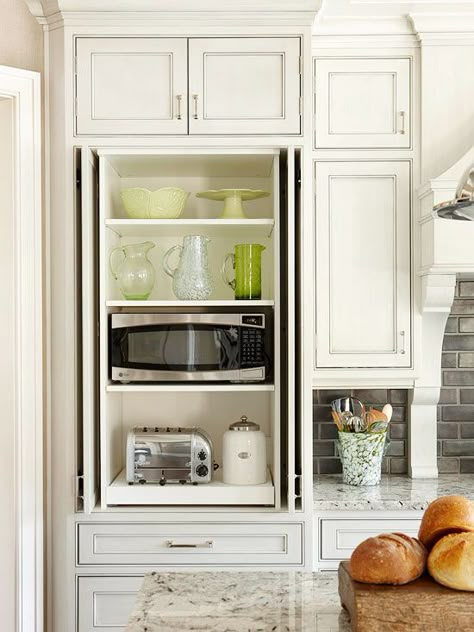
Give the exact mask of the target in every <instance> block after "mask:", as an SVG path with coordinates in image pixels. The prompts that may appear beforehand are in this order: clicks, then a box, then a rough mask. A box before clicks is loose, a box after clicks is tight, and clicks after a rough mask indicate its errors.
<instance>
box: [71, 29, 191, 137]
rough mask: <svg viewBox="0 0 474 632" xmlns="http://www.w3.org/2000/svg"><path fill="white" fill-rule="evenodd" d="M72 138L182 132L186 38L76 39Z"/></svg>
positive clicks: (185, 101)
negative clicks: (74, 120)
mask: <svg viewBox="0 0 474 632" xmlns="http://www.w3.org/2000/svg"><path fill="white" fill-rule="evenodd" d="M76 44H77V49H76V55H77V62H76V72H77V77H76V91H77V92H76V97H77V102H76V132H77V134H78V135H81V134H82V135H84V134H86V135H110V134H112V135H114V136H117V135H123V134H186V133H187V131H188V121H187V101H188V99H187V94H188V93H187V40H186V39H185V38H179V39H159V38H146V37H143V38H134V37H130V38H126V37H119V38H117V37H110V38H105V37H102V38H94V37H90V38H89V37H88V38H78V39H77V42H76Z"/></svg>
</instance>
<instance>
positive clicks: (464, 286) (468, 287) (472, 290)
mask: <svg viewBox="0 0 474 632" xmlns="http://www.w3.org/2000/svg"><path fill="white" fill-rule="evenodd" d="M458 290H459V294H458V296H468V297H472V296H474V281H460V282H459V287H458Z"/></svg>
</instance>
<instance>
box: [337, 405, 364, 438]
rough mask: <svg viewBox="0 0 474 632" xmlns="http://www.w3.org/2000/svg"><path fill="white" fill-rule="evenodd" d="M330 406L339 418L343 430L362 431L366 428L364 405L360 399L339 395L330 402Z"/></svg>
mask: <svg viewBox="0 0 474 632" xmlns="http://www.w3.org/2000/svg"><path fill="white" fill-rule="evenodd" d="M331 408H332V411H333V413H334V414H335V415H336V416H337V418H338V419H339V422H340V425H341V426H342V431H343V432H363V431H364V430H365V429H366V427H367V426H366V411H365V406H364V404H363V403H362V402H361V401H360V400H358V399H356V398H355V397H341V398H339V399H335V400H334V401H332V402H331ZM333 417H334V415H333ZM353 418H355V419H354V420H353ZM356 427H357V428H359V430H356V429H355V428H356ZM338 428H339V426H338Z"/></svg>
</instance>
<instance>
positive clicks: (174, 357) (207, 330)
mask: <svg viewBox="0 0 474 632" xmlns="http://www.w3.org/2000/svg"><path fill="white" fill-rule="evenodd" d="M270 347H271V341H270V336H269V331H268V329H267V327H266V315H265V314H247V313H240V314H181V313H180V314H168V313H167V314H139V313H134V314H123V313H120V314H112V315H111V319H110V377H111V379H112V381H113V382H122V383H128V382H157V383H159V382H187V381H192V382H264V381H266V380H268V378H269V376H270V369H271V364H272V363H271V351H270Z"/></svg>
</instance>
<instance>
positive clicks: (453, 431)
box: [438, 421, 471, 439]
mask: <svg viewBox="0 0 474 632" xmlns="http://www.w3.org/2000/svg"><path fill="white" fill-rule="evenodd" d="M469 425H471V424H463V426H469ZM458 437H459V424H454V423H445V422H444V421H442V422H441V423H438V439H457V438H458Z"/></svg>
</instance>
